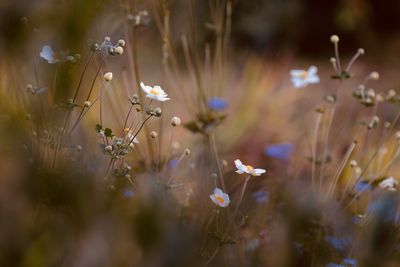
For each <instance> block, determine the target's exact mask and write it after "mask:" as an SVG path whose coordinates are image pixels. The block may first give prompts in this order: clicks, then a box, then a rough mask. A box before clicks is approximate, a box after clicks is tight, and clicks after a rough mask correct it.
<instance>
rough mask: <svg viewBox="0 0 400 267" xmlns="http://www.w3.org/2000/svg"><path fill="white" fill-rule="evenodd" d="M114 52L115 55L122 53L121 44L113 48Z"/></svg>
mask: <svg viewBox="0 0 400 267" xmlns="http://www.w3.org/2000/svg"><path fill="white" fill-rule="evenodd" d="M114 52H115V54H117V55H122V53H124V49H123V48H122V46H117V47H116V48H115V50H114Z"/></svg>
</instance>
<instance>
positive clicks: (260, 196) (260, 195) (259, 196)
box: [252, 191, 269, 204]
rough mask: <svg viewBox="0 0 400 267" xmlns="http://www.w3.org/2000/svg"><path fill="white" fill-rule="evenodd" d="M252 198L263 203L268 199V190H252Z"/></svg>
mask: <svg viewBox="0 0 400 267" xmlns="http://www.w3.org/2000/svg"><path fill="white" fill-rule="evenodd" d="M252 195H253V197H254V199H255V200H256V202H257V203H260V204H261V203H265V202H267V200H268V197H269V195H268V192H265V191H257V192H254V193H253V194H252Z"/></svg>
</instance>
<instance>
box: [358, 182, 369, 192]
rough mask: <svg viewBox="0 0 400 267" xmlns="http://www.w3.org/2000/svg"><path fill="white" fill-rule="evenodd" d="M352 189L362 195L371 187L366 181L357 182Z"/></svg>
mask: <svg viewBox="0 0 400 267" xmlns="http://www.w3.org/2000/svg"><path fill="white" fill-rule="evenodd" d="M354 189H355V190H356V192H357V193H362V192H365V191H369V190H371V189H372V186H371V184H370V183H368V182H366V181H359V182H357V183H356V184H355V185H354Z"/></svg>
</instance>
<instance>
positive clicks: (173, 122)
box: [171, 117, 181, 127]
mask: <svg viewBox="0 0 400 267" xmlns="http://www.w3.org/2000/svg"><path fill="white" fill-rule="evenodd" d="M180 124H181V119H180V118H179V117H172V119H171V125H172V126H173V127H176V126H179V125H180Z"/></svg>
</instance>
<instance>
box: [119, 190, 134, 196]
mask: <svg viewBox="0 0 400 267" xmlns="http://www.w3.org/2000/svg"><path fill="white" fill-rule="evenodd" d="M122 194H123V195H124V197H125V198H132V197H133V196H134V195H135V193H133V191H132V190H131V189H125V190H124V191H123V192H122Z"/></svg>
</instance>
